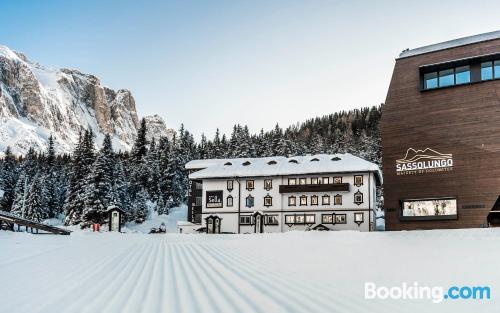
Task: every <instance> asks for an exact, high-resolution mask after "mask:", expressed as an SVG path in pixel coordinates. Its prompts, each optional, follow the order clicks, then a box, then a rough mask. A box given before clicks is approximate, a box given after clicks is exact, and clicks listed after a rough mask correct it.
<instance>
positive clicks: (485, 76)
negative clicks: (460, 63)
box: [481, 62, 493, 80]
mask: <svg viewBox="0 0 500 313" xmlns="http://www.w3.org/2000/svg"><path fill="white" fill-rule="evenodd" d="M490 79H493V62H483V63H481V80H490Z"/></svg>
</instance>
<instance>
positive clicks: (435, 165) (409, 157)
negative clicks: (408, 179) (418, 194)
mask: <svg viewBox="0 0 500 313" xmlns="http://www.w3.org/2000/svg"><path fill="white" fill-rule="evenodd" d="M451 170H453V155H452V154H445V153H440V152H437V151H436V150H433V149H431V148H426V149H424V150H416V149H413V148H409V149H408V150H406V155H405V156H404V157H403V158H402V159H398V160H396V173H397V175H413V174H425V173H435V172H448V171H451Z"/></svg>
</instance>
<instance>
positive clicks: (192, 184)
mask: <svg viewBox="0 0 500 313" xmlns="http://www.w3.org/2000/svg"><path fill="white" fill-rule="evenodd" d="M202 184H203V181H201V180H190V181H189V189H188V216H187V220H188V222H191V223H194V224H201V208H202V203H201V198H202V192H203V188H202ZM197 199H199V200H198V203H197Z"/></svg>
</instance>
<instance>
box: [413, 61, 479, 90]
mask: <svg viewBox="0 0 500 313" xmlns="http://www.w3.org/2000/svg"><path fill="white" fill-rule="evenodd" d="M468 83H470V66H469V65H465V66H459V67H456V68H448V69H444V70H441V71H439V72H431V73H425V74H424V86H423V87H424V89H435V88H442V87H448V86H454V85H461V84H468Z"/></svg>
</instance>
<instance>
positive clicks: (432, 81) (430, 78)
mask: <svg viewBox="0 0 500 313" xmlns="http://www.w3.org/2000/svg"><path fill="white" fill-rule="evenodd" d="M437 87H438V78H437V72H432V73H427V74H424V89H434V88H437Z"/></svg>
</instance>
